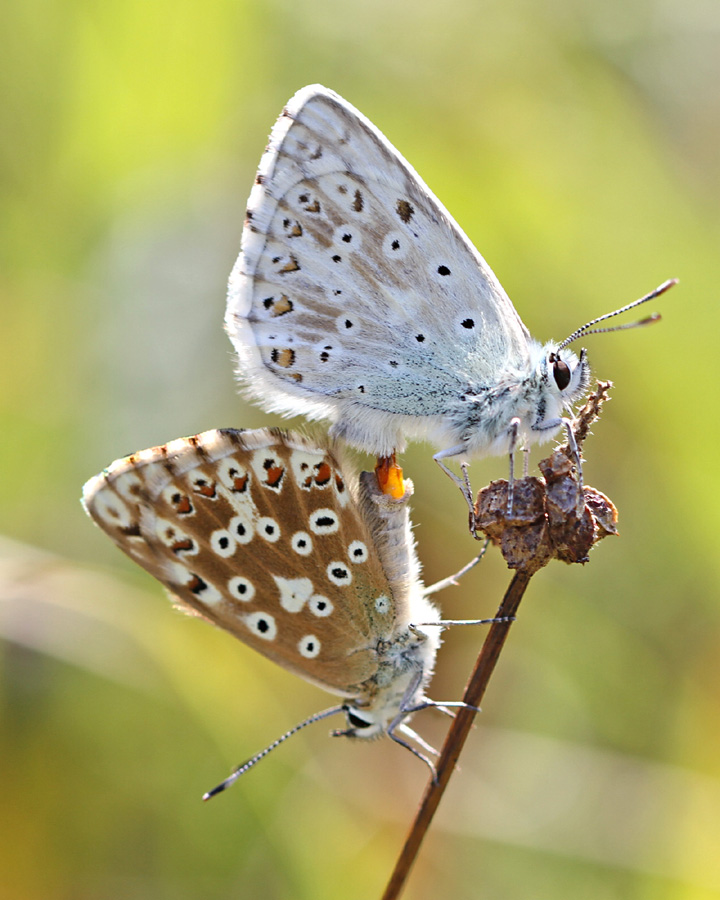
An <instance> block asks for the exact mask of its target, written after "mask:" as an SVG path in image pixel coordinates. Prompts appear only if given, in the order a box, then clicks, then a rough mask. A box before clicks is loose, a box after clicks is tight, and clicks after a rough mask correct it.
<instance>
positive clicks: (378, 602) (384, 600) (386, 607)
mask: <svg viewBox="0 0 720 900" xmlns="http://www.w3.org/2000/svg"><path fill="white" fill-rule="evenodd" d="M375 611H376V612H379V613H380V615H382V616H384V615H385V614H386V613H388V612H390V598H389V597H388V596H387V594H380V596H379V597H376V598H375Z"/></svg>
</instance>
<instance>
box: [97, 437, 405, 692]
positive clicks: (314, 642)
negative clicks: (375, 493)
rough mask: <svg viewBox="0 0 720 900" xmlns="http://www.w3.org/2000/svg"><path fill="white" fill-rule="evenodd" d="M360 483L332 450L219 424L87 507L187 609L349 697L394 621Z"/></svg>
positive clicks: (106, 483)
mask: <svg viewBox="0 0 720 900" xmlns="http://www.w3.org/2000/svg"><path fill="white" fill-rule="evenodd" d="M352 487H353V486H352V485H350V484H348V482H347V481H346V478H345V476H344V475H343V472H342V470H341V468H340V465H339V463H338V462H337V460H336V459H335V457H334V456H333V454H332V452H331V451H330V450H329V449H328V448H327V447H323V446H320V447H318V446H317V445H316V444H314V443H311V442H309V441H307V440H305V439H303V438H300V437H298V436H293V435H288V434H286V433H284V432H280V431H276V430H260V431H245V432H243V431H233V430H218V431H210V432H205V433H204V434H201V435H196V436H195V437H191V438H183V439H180V440H178V441H173V442H172V443H170V444H167V445H164V446H161V447H155V448H152V449H150V450H146V451H143V452H140V453H136V454H133V455H132V456H129V457H127V458H125V459H122V460H118V461H117V462H115V463H113V464H112V465H111V466H110V467H109V468H108V469H106V470H105V471H104V472H103V473H101V474H100V475H98V476H96V477H95V478H94V479H91V480H90V481H89V482H88V483H87V485H86V486H85V490H84V503H85V506H86V509H87V511H88V513H89V514H90V515H91V516H92V518H93V519H94V520H95V522H96V523H97V524H98V525H99V526H100V527H101V528H102V529H103V530H104V531H105V532H106V533H107V534H108V535H109V536H110V538H111V539H112V540H113V541H114V542H115V543H116V544H117V545H118V546H119V547H120V549H121V550H123V551H124V552H125V553H126V554H127V555H128V556H130V557H131V558H132V559H133V560H134V561H135V562H137V563H139V564H140V565H141V566H142V567H143V568H144V569H146V570H147V571H148V572H150V574H152V575H154V576H155V577H156V578H157V579H158V580H159V581H161V582H162V583H163V584H164V585H165V586H166V587H167V588H168V589H169V591H170V592H171V593H172V595H173V596H174V598H175V600H176V602H177V603H178V605H179V606H181V607H182V608H184V609H185V610H186V611H190V612H192V613H195V614H198V615H200V616H202V617H203V618H205V619H208V620H209V621H211V622H213V623H214V624H215V625H218V626H219V627H221V628H224V629H225V630H227V631H229V632H230V633H231V634H233V635H235V636H236V637H238V638H240V640H242V641H244V642H245V643H247V644H249V645H250V646H252V647H254V648H255V649H256V650H258V651H259V652H260V653H262V654H263V655H264V656H267V657H269V658H270V659H272V660H274V661H275V662H277V663H279V664H280V665H282V666H284V667H285V668H287V669H290V670H291V671H294V672H295V673H297V674H299V675H301V676H302V677H304V678H306V679H308V680H310V681H313V682H315V683H317V684H320V685H321V686H323V687H325V688H326V689H328V690H331V691H335V692H337V693H342V694H352V693H353V690H354V688H355V687H356V686H358V685H361V684H362V683H363V682H365V681H366V680H367V679H368V678H370V677H371V676H372V675H373V674H374V672H375V670H376V668H377V664H376V654H375V652H374V647H375V645H376V643H377V640H378V638H381V637H387V636H390V635H391V634H392V631H393V627H394V622H395V614H396V610H395V604H394V600H393V594H392V590H391V587H390V585H389V583H388V580H387V577H386V575H385V573H384V571H383V567H382V565H381V562H380V560H379V558H378V555H377V552H376V549H375V546H374V544H373V542H372V537H371V535H370V533H369V531H368V528H367V526H366V524H365V523H364V521H363V519H362V517H361V515H360V513H359V509H358V507H357V505H356V501H355V498H354V496H353V494H352V491H351V488H352Z"/></svg>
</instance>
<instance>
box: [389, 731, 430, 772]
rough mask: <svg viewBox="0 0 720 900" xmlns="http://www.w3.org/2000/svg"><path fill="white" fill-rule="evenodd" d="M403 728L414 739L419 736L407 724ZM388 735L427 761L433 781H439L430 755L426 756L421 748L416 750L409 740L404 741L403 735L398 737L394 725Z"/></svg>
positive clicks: (414, 754)
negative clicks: (429, 757)
mask: <svg viewBox="0 0 720 900" xmlns="http://www.w3.org/2000/svg"><path fill="white" fill-rule="evenodd" d="M398 730H400V728H399V727H398ZM402 730H403V731H405V732H408V731H409V732H410V735H411V736H412V737H413V739H415V738H416V737H417V735H416V734H415V732H414V731H413V730H412V728H407V727H406V726H402ZM388 735H389V736H390V737H391V738H392V740H394V741H395V743H396V744H400V746H401V747H404V748H405V749H406V750H409V751H410V752H411V753H412V754H413V756H417V758H418V759H421V760H422V761H423V762H424V763H425V765H426V766H427V767H428V769H430V772H431V773H432V780H433V782H435V783H437V769H436V768H435V766H434V765H433V764H432V760H430V759H428V757H427V756H425V754H424V753H421V752H420V751H419V750H416V749H415V747H413V745H412V744H408V742H407V741H404V740H403V739H402V738H401V737H398V736H397V735H396V734H395V729H393V728H392V727H391V728H389V729H388ZM423 743H424V742H423Z"/></svg>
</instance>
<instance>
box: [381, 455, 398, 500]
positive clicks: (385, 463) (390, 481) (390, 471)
mask: <svg viewBox="0 0 720 900" xmlns="http://www.w3.org/2000/svg"><path fill="white" fill-rule="evenodd" d="M375 477H376V478H377V481H378V487H379V488H380V490H381V491H382V492H383V494H389V495H390V496H391V497H393V498H394V499H395V500H400V499H401V498H402V497H404V496H405V481H404V480H403V470H402V468H401V467H400V466H399V465H398V464H397V462H396V461H395V454H394V453H393V455H392V456H380V457H378V461H377V465H376V466H375Z"/></svg>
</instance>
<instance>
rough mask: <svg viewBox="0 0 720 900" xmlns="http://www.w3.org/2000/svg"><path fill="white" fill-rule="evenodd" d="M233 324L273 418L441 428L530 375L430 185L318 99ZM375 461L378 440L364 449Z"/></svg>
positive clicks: (285, 155) (499, 292) (234, 293)
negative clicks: (449, 416)
mask: <svg viewBox="0 0 720 900" xmlns="http://www.w3.org/2000/svg"><path fill="white" fill-rule="evenodd" d="M226 325H227V328H228V331H229V334H230V337H231V339H232V341H233V343H234V345H235V347H236V350H237V352H238V355H239V373H240V376H241V378H242V379H243V380H244V381H245V384H246V386H247V389H248V391H249V392H250V393H251V394H252V395H254V396H255V397H256V398H259V399H260V400H261V401H262V402H263V404H264V405H265V406H266V408H268V409H272V410H276V411H281V412H290V413H296V412H303V413H305V414H308V415H311V416H316V417H326V418H332V419H335V420H338V419H339V420H343V418H345V419H349V418H350V417H351V416H352V415H354V414H355V412H356V411H357V410H360V414H362V408H363V407H365V408H372V409H373V410H382V411H386V412H388V413H391V414H395V415H398V414H400V415H408V414H409V415H412V416H419V417H422V416H433V415H443V414H445V413H446V412H447V411H448V400H449V398H455V397H456V396H457V395H458V394H459V393H461V392H462V391H463V390H467V388H468V387H469V386H474V387H475V388H477V387H479V386H481V385H484V384H491V383H493V379H494V378H495V376H496V372H497V370H498V366H499V365H500V364H502V363H508V362H509V363H522V362H524V361H525V360H526V359H527V355H528V337H529V336H528V334H527V331H526V329H525V327H524V326H523V324H522V322H521V321H520V318H519V317H518V315H517V313H516V311H515V309H514V307H513V306H512V303H511V302H510V300H509V299H508V297H507V295H506V294H505V292H504V291H503V289H502V287H501V286H500V284H499V283H498V281H497V279H496V278H495V276H494V275H493V273H492V271H491V270H490V268H489V266H488V265H487V264H486V263H485V261H484V260H483V259H482V257H481V256H480V255H479V254H478V252H477V251H476V250H475V248H474V247H473V246H472V244H471V243H470V241H469V240H468V239H467V237H466V236H465V235H464V234H463V232H462V231H461V229H460V228H459V226H458V225H457V224H456V223H455V222H454V220H453V219H452V217H451V216H450V215H449V213H448V212H447V211H446V210H445V209H444V207H443V206H442V205H441V204H440V202H439V201H438V200H437V198H435V197H434V195H433V194H432V193H431V191H430V190H429V189H428V188H427V186H426V185H425V184H424V183H423V181H422V180H421V179H420V177H419V176H418V174H417V173H416V172H415V171H414V170H413V169H412V168H411V167H410V166H409V164H408V163H407V162H406V161H405V160H404V159H403V158H402V156H400V154H399V153H398V152H397V150H395V148H394V147H393V146H392V145H391V144H390V143H389V142H388V141H387V140H386V139H385V138H384V137H383V135H382V134H381V133H380V132H379V131H378V130H377V129H376V128H375V127H374V126H373V125H372V124H371V123H370V122H369V121H368V120H367V119H366V118H365V117H364V116H363V115H361V113H359V112H358V111H357V110H356V109H354V108H353V107H352V106H351V105H350V104H348V103H347V102H346V101H344V100H343V99H342V98H341V97H339V96H338V95H337V94H335V93H333V92H332V91H329V90H327V89H325V88H323V87H320V86H318V85H314V86H310V87H307V88H304V89H303V90H301V91H299V92H298V93H297V94H296V95H295V96H294V97H293V98H292V100H291V101H290V102H289V104H288V106H287V107H286V109H285V110H284V111H283V114H282V115H281V117H280V119H279V120H278V122H277V124H276V125H275V128H274V129H273V131H272V134H271V136H270V142H269V145H268V147H267V150H266V152H265V154H264V156H263V158H262V160H261V163H260V168H259V171H258V176H257V179H256V184H255V187H254V188H253V191H252V193H251V195H250V200H249V204H248V212H247V220H246V223H245V228H244V231H243V241H242V252H241V254H240V257H239V258H238V261H237V263H236V265H235V268H234V270H233V273H232V275H231V278H230V289H229V297H228V308H227V317H226ZM364 443H365V444H367V449H374V448H373V447H372V446H371V445H372V440H368V441H365V442H364Z"/></svg>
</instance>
